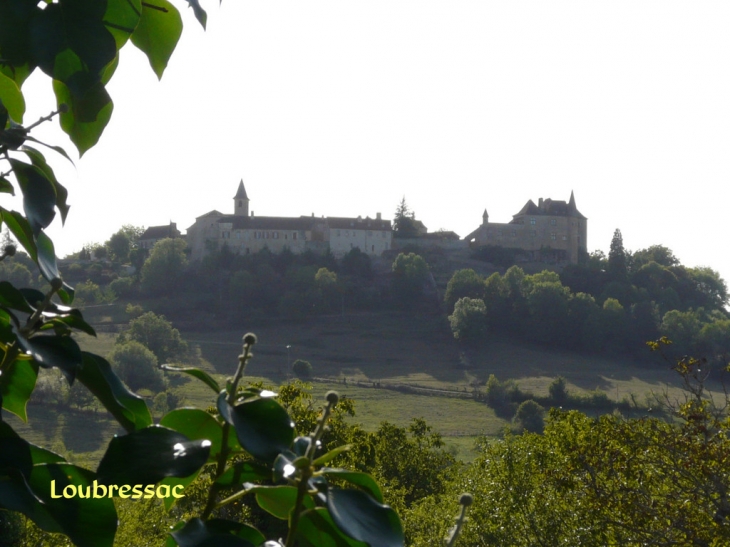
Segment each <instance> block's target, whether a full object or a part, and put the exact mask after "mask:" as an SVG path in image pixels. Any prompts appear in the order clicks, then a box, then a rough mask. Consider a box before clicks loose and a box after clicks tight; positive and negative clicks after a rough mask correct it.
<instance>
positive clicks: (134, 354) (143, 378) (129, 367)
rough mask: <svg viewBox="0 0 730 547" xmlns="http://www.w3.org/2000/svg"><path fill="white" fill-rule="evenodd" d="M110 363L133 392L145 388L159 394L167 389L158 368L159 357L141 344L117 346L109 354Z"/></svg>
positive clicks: (129, 343) (132, 342) (133, 343)
mask: <svg viewBox="0 0 730 547" xmlns="http://www.w3.org/2000/svg"><path fill="white" fill-rule="evenodd" d="M109 362H110V363H111V364H112V366H113V367H114V371H115V372H116V373H117V374H118V375H119V377H120V378H121V379H122V381H123V382H124V383H125V384H127V386H129V388H130V389H132V390H135V391H136V390H138V389H142V388H145V389H149V390H151V391H154V392H157V391H162V390H164V389H165V379H164V377H163V376H162V371H161V370H160V369H159V368H158V365H157V357H155V354H154V353H152V352H151V351H150V350H149V349H147V348H146V347H145V346H143V345H142V344H140V343H139V342H136V341H134V340H131V341H129V342H123V343H121V344H117V345H116V346H114V349H113V350H112V351H111V353H109Z"/></svg>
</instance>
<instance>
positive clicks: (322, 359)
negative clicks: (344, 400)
mask: <svg viewBox="0 0 730 547" xmlns="http://www.w3.org/2000/svg"><path fill="white" fill-rule="evenodd" d="M118 315H120V316H121V314H120V310H117V309H115V307H110V308H109V309H102V308H99V309H98V316H99V317H97V318H96V319H97V320H99V323H101V324H102V325H104V324H105V323H106V324H110V323H112V322H114V323H118V321H119V319H118V318H117V317H116V316H118ZM105 319H106V320H105ZM249 330H252V331H254V332H256V334H257V335H258V339H259V343H258V344H257V345H256V346H255V348H254V350H255V351H254V354H255V355H254V358H253V360H252V361H251V363H250V365H249V368H248V370H247V375H248V376H249V378H251V380H260V381H264V382H265V383H267V384H269V385H272V386H276V385H279V384H281V383H282V382H286V381H287V380H288V379H289V378H291V375H290V374H289V373H288V368H289V367H288V363H291V362H292V361H294V360H295V359H305V360H307V361H310V362H311V363H312V366H313V374H314V376H315V378H314V379H313V381H312V386H313V387H312V390H313V393H314V395H315V396H316V397H322V396H323V395H324V393H325V392H326V391H327V390H329V389H337V390H338V391H339V392H340V393H341V394H342V395H344V396H347V397H350V398H352V399H354V400H355V404H356V406H355V408H356V412H357V414H356V416H355V418H353V421H355V422H357V423H360V424H362V426H363V427H364V428H366V429H367V430H370V431H372V430H375V429H376V428H377V426H378V424H379V423H380V422H382V421H384V420H387V421H390V422H393V423H395V424H397V425H401V426H405V425H408V424H409V422H410V421H411V420H412V419H413V418H425V419H426V420H427V421H428V423H429V424H431V425H432V426H433V427H434V429H435V430H436V431H438V432H440V433H441V434H442V435H443V436H444V440H445V441H446V444H447V447H449V449H450V450H451V451H453V452H454V453H455V454H457V455H458V456H459V457H460V458H462V459H465V460H470V459H472V458H473V456H474V453H473V451H472V447H473V445H474V441H475V439H476V438H477V437H478V436H481V435H488V436H495V435H499V434H500V433H501V432H502V431H503V429H504V427H505V426H506V425H508V422H507V421H505V420H504V419H502V418H499V417H497V416H496V415H495V414H494V411H493V410H492V409H490V408H489V407H487V406H486V405H485V404H483V403H478V402H476V401H474V400H472V399H469V398H457V397H454V396H453V395H455V394H454V393H453V392H462V395H465V394H469V393H471V392H472V391H473V390H474V389H479V388H480V387H481V388H483V384H484V382H485V381H486V380H487V379H488V378H489V375H490V374H495V375H496V376H497V377H498V378H499V379H500V380H506V379H514V380H515V381H516V382H517V383H518V385H519V386H520V388H521V389H522V390H523V391H529V392H532V393H534V394H535V395H546V394H547V390H548V386H549V384H550V382H551V381H552V379H553V378H555V377H556V376H558V375H562V376H563V377H565V378H566V380H567V383H568V389H569V391H570V392H572V393H576V394H577V393H583V392H587V391H590V390H594V389H600V390H602V391H605V392H606V393H607V394H608V396H609V398H611V399H612V400H616V401H620V400H622V399H624V398H627V397H629V395H630V394H633V396H634V400H635V401H636V402H637V403H639V404H641V405H643V404H645V402H646V400H647V397H648V396H649V395H650V394H651V393H655V394H660V393H664V392H667V393H668V394H669V396H670V397H678V396H680V389H679V385H678V384H677V382H676V378H675V375H674V374H673V373H672V371H670V370H669V366H668V365H667V364H666V363H663V362H661V361H660V360H658V359H657V358H656V356H655V355H652V354H650V353H649V352H648V351H647V361H646V363H633V362H624V361H622V360H620V359H616V358H608V357H601V356H586V355H578V354H573V353H567V352H560V351H552V350H550V351H548V350H544V349H540V348H536V347H531V346H528V345H525V344H517V343H512V342H510V341H506V340H495V341H492V342H491V343H490V344H489V345H487V346H486V347H483V348H480V349H479V350H471V351H465V350H464V349H463V348H462V347H461V346H459V344H458V343H457V342H456V341H455V340H454V339H453V337H451V334H450V332H449V330H448V329H447V328H446V325H445V323H444V322H443V318H440V317H437V316H406V315H398V314H363V315H356V316H349V317H345V318H342V317H323V318H315V319H313V320H311V321H308V322H307V323H305V324H287V323H275V324H269V325H264V326H262V327H259V328H255V326H253V325H232V326H231V330H227V331H216V332H210V333H201V332H189V333H183V335H184V337H185V338H186V339H187V340H188V342H189V344H190V345H191V346H193V347H194V348H195V349H196V351H197V354H198V358H199V362H198V366H200V367H202V368H204V369H206V370H208V371H209V372H211V373H213V374H218V375H220V377H221V379H222V378H224V377H225V376H227V375H230V374H232V373H233V371H234V369H235V366H236V364H237V356H238V354H239V353H240V352H241V338H242V335H243V334H244V333H245V332H247V331H249ZM115 337H116V335H115V334H112V333H105V332H100V333H99V335H98V337H97V338H91V337H89V336H86V335H83V336H82V337H81V338H80V339H79V341H80V343H81V345H82V347H83V348H84V349H86V350H89V351H93V352H96V353H99V354H101V355H106V353H107V352H108V351H109V350H110V349H111V347H112V345H113V343H114V340H115ZM287 346H290V347H289V348H287ZM171 385H172V386H173V388H174V390H175V391H176V392H177V393H178V394H179V395H180V396H182V397H183V399H184V400H185V402H186V403H187V404H191V405H196V406H200V407H203V408H205V407H207V406H210V405H211V404H212V398H211V392H210V390H209V389H208V388H207V387H205V386H204V385H202V384H200V383H199V382H197V381H193V380H191V379H190V378H188V377H184V378H176V379H175V380H173V381H172V382H171ZM398 386H418V387H421V388H428V389H431V390H447V391H448V392H449V393H447V394H448V395H452V396H443V395H447V394H446V393H442V394H438V393H436V392H434V394H432V395H426V394H413V393H403V392H400V391H396V390H395V389H390V388H393V387H398ZM150 404H151V397H150ZM28 413H29V417H30V423H29V424H27V425H26V424H22V422H20V420H17V419H16V418H14V417H10V420H11V421H12V423H13V427H15V428H17V430H18V431H19V432H20V433H21V434H22V435H24V436H26V438H29V439H30V440H32V441H35V442H38V443H39V444H41V445H43V446H48V447H53V446H54V445H55V446H56V447H57V448H59V449H60V448H61V447H66V448H67V449H68V450H71V451H72V452H73V454H72V457H73V458H75V459H77V460H79V459H82V460H83V459H91V460H95V459H98V458H99V457H100V455H101V454H102V453H103V451H104V449H105V446H106V442H108V439H109V437H110V435H111V434H113V433H116V432H121V431H120V430H119V428H118V427H117V426H115V424H114V422H112V421H111V420H109V419H107V417H106V415H105V414H103V413H101V412H99V413H95V412H93V411H84V412H81V411H67V410H64V411H63V414H60V413H59V412H58V411H57V410H56V409H53V408H48V407H45V406H43V405H30V406H29V412H28Z"/></svg>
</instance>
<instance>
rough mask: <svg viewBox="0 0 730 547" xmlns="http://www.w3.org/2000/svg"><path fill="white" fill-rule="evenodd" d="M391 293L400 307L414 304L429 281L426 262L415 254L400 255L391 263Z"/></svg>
mask: <svg viewBox="0 0 730 547" xmlns="http://www.w3.org/2000/svg"><path fill="white" fill-rule="evenodd" d="M392 270H393V278H392V283H391V287H392V291H393V296H394V298H395V300H396V301H397V302H399V303H400V304H401V305H404V306H406V305H412V304H415V303H416V301H417V300H418V299H419V297H420V296H421V295H423V293H424V287H425V285H426V283H427V282H428V280H429V268H428V264H426V261H425V260H424V259H423V257H421V256H420V255H417V254H415V253H406V254H404V253H400V254H399V255H398V256H397V257H396V258H395V260H394V261H393V267H392Z"/></svg>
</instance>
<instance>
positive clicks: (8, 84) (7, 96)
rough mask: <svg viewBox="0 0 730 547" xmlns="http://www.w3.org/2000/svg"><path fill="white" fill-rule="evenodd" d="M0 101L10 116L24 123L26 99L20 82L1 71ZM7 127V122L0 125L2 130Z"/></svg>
mask: <svg viewBox="0 0 730 547" xmlns="http://www.w3.org/2000/svg"><path fill="white" fill-rule="evenodd" d="M0 101H1V102H2V104H3V106H5V108H6V109H7V111H8V114H10V117H11V118H12V119H13V120H15V121H16V122H18V123H23V114H25V99H24V98H23V93H22V92H21V91H20V88H19V87H18V84H17V83H15V82H14V81H13V80H12V78H8V77H7V76H6V75H5V74H3V73H1V72H0ZM3 129H5V124H2V125H1V126H0V131H2V130H3Z"/></svg>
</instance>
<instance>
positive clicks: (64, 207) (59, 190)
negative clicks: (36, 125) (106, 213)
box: [21, 139, 73, 222]
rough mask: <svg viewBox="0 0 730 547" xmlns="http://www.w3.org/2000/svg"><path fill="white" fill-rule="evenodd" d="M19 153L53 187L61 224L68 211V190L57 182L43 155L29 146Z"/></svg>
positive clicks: (64, 220)
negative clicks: (22, 154) (25, 157)
mask: <svg viewBox="0 0 730 547" xmlns="http://www.w3.org/2000/svg"><path fill="white" fill-rule="evenodd" d="M27 140H30V139H27ZM33 141H35V142H38V143H40V144H43V143H42V142H40V141H38V140H37V139H33ZM56 148H58V147H56ZM21 151H22V152H25V154H26V155H27V156H28V158H29V159H30V161H31V163H32V164H33V166H34V167H36V168H38V169H40V170H41V171H42V172H43V174H44V175H45V176H46V178H47V179H48V180H49V181H50V182H51V184H52V185H53V189H54V191H55V193H56V207H58V210H59V212H60V213H61V222H66V216H67V215H68V210H69V206H68V203H67V202H66V201H67V200H68V190H66V188H65V187H64V186H63V185H62V184H61V183H60V182H58V179H57V178H56V174H55V173H54V172H53V169H52V168H51V166H50V165H48V162H47V161H46V158H45V157H44V156H43V154H41V153H40V151H38V150H36V149H35V148H31V147H30V146H23V148H22V149H21ZM61 151H63V149H61ZM63 154H64V155H65V154H66V153H65V152H63ZM66 158H68V156H66ZM68 160H69V161H71V159H70V158H68ZM71 163H73V162H71Z"/></svg>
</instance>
